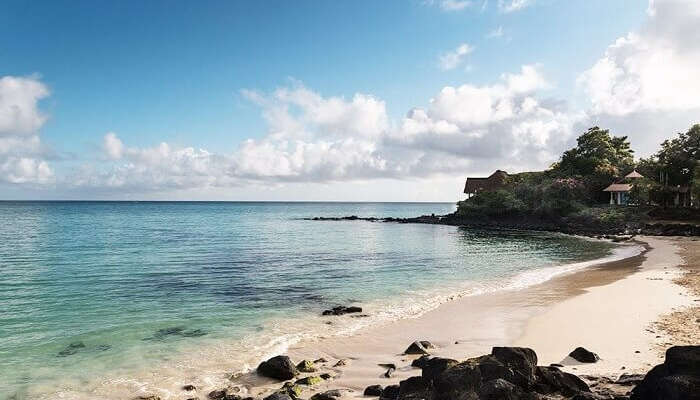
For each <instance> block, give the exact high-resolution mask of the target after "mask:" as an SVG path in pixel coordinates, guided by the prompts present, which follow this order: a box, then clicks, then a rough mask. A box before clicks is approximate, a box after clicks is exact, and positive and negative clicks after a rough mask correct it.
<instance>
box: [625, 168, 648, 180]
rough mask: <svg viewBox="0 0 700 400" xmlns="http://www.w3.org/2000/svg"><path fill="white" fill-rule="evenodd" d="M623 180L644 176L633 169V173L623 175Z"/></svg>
mask: <svg viewBox="0 0 700 400" xmlns="http://www.w3.org/2000/svg"><path fill="white" fill-rule="evenodd" d="M625 178H628V179H637V178H644V175H642V174H640V173H639V172H637V170H636V169H635V170H634V171H632V172H630V173H629V174H627V175H625Z"/></svg>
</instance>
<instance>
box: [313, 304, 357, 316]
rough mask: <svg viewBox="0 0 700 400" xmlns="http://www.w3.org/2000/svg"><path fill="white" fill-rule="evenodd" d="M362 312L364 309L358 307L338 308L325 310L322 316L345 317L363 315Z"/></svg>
mask: <svg viewBox="0 0 700 400" xmlns="http://www.w3.org/2000/svg"><path fill="white" fill-rule="evenodd" d="M361 312H362V307H357V306H349V307H347V306H337V307H333V308H331V309H330V310H325V311H323V312H322V313H321V314H322V315H345V314H353V313H361Z"/></svg>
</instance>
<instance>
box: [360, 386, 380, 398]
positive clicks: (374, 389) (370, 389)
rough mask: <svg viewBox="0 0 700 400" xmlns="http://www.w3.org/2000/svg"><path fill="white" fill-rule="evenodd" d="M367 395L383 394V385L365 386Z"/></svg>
mask: <svg viewBox="0 0 700 400" xmlns="http://www.w3.org/2000/svg"><path fill="white" fill-rule="evenodd" d="M363 394H364V395H365V396H381V395H382V386H381V385H370V386H367V387H366V388H365V391H364V393H363Z"/></svg>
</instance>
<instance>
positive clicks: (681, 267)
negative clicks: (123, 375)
mask: <svg viewBox="0 0 700 400" xmlns="http://www.w3.org/2000/svg"><path fill="white" fill-rule="evenodd" d="M635 240H636V241H638V242H639V243H643V244H644V245H645V247H646V251H645V252H644V253H643V254H641V255H639V256H635V257H631V258H627V259H624V260H622V261H616V262H610V263H606V264H600V265H595V266H592V267H589V268H587V269H585V270H582V271H579V272H574V273H571V274H568V275H564V276H559V277H556V278H554V279H552V280H550V281H547V282H545V283H542V284H539V285H535V286H532V287H529V288H526V289H522V290H512V291H502V292H498V293H492V294H487V295H477V296H472V297H464V298H459V299H457V300H454V301H451V302H448V303H446V304H443V305H441V306H440V307H438V308H437V309H435V310H432V311H429V312H427V313H425V314H423V315H421V316H420V317H417V318H412V319H404V320H400V321H397V322H394V323H390V324H386V325H382V326H378V327H373V328H368V329H365V330H363V331H361V332H359V333H357V334H355V335H353V336H350V337H331V338H326V339H322V340H320V341H314V342H301V343H299V344H297V345H296V346H294V347H293V348H291V349H289V351H288V355H289V356H290V357H291V359H292V360H293V361H294V362H298V361H300V360H302V359H308V360H317V359H321V358H322V359H325V362H319V363H317V367H319V370H318V371H317V372H315V373H312V374H311V375H318V374H320V373H329V374H331V375H333V378H332V379H329V380H327V381H324V382H323V383H321V384H318V385H315V386H313V387H311V388H309V389H307V390H305V392H304V395H303V396H304V397H310V396H311V395H313V394H314V393H316V392H323V391H325V390H328V389H342V390H341V392H342V395H343V398H356V397H362V392H363V390H364V388H365V387H366V386H369V385H373V384H380V385H382V386H386V385H390V384H396V383H398V382H399V381H401V380H404V379H406V378H408V377H410V376H415V375H419V374H420V370H418V369H416V368H414V367H412V366H411V362H412V361H413V360H414V359H415V358H417V356H407V355H404V354H403V351H404V350H405V349H406V347H407V346H408V345H409V344H410V343H411V342H413V341H415V340H428V341H430V342H432V343H433V344H435V345H436V347H437V348H436V349H434V350H432V351H431V354H433V355H437V356H444V357H449V358H454V359H466V358H469V357H475V356H479V355H482V354H488V353H490V351H491V348H492V347H493V346H523V347H530V348H532V349H534V350H535V351H536V353H537V355H538V358H539V364H540V365H548V364H550V363H558V364H563V365H564V367H563V368H562V369H563V370H565V371H568V372H572V373H575V374H586V375H596V376H608V377H613V378H615V377H617V376H618V375H620V374H622V373H635V372H636V373H644V372H646V371H648V370H649V369H650V368H651V366H653V365H656V364H659V363H661V362H662V361H663V352H664V350H665V349H666V348H667V347H670V346H671V345H672V344H689V343H697V342H698V339H699V338H698V335H699V334H698V332H699V331H700V330H698V329H697V328H698V326H697V324H698V322H697V321H698V317H699V315H698V309H699V308H698V307H697V304H698V303H697V301H698V286H697V284H698V280H697V271H698V270H697V267H696V266H697V261H698V258H699V257H700V244H699V243H700V242H697V241H694V240H693V239H691V238H660V237H637V238H636V239H635ZM341 318H344V317H341ZM578 346H583V347H585V348H587V349H589V350H591V351H594V352H596V353H597V354H598V355H599V356H600V358H601V360H600V361H598V362H597V363H594V364H581V363H578V362H576V361H574V360H573V359H571V358H569V357H567V355H568V354H569V352H571V351H572V350H573V349H575V348H576V347H578ZM340 360H342V361H341V362H340V363H338V361H340ZM338 364H340V365H338ZM384 364H395V365H396V371H394V372H393V374H392V375H391V377H385V376H384V373H385V372H386V370H387V367H386V366H383V365H384ZM305 375H308V374H302V376H305ZM231 385H232V387H237V389H235V390H237V391H238V392H239V394H240V395H244V394H249V395H253V396H263V395H265V394H266V393H269V392H270V391H272V390H274V389H276V388H279V386H280V383H279V382H274V381H271V380H267V379H265V378H259V377H257V376H255V375H254V374H245V375H242V376H239V377H236V378H234V379H232V383H231ZM244 397H245V396H244Z"/></svg>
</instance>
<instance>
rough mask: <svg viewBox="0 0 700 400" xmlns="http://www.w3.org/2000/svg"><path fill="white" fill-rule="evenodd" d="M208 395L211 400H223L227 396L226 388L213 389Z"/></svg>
mask: <svg viewBox="0 0 700 400" xmlns="http://www.w3.org/2000/svg"><path fill="white" fill-rule="evenodd" d="M207 397H208V398H210V399H211V400H222V399H223V398H224V397H226V389H222V390H212V391H211V392H209V394H208V395H207Z"/></svg>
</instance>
